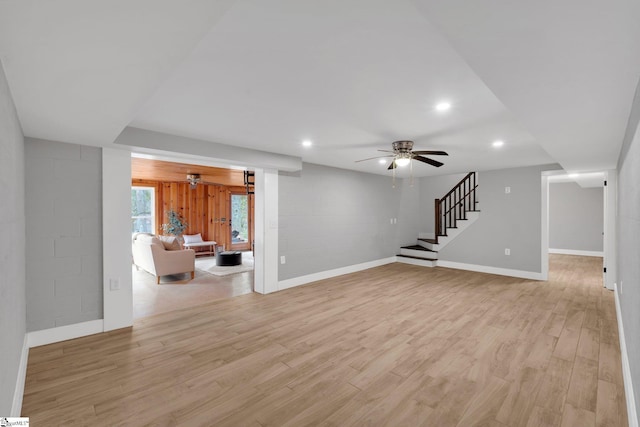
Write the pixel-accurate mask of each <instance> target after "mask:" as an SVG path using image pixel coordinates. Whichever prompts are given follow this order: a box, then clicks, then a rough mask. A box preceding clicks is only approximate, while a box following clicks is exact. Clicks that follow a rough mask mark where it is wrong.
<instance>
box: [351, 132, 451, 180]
mask: <svg viewBox="0 0 640 427" xmlns="http://www.w3.org/2000/svg"><path fill="white" fill-rule="evenodd" d="M391 148H393V151H389V150H378V151H381V152H383V153H391V154H386V155H384V156H377V157H371V158H369V159H362V160H356V163H357V162H364V161H367V160H373V159H384V158H385V157H392V158H393V159H392V160H391V164H390V165H389V167H388V168H387V169H388V170H392V171H393V181H394V187H395V178H396V173H395V172H396V168H398V167H404V166H407V165H411V166H412V167H411V182H412V183H413V164H412V163H411V160H417V161H419V162H422V163H426V164H428V165H431V166H435V167H437V168H439V167H440V166H442V165H443V164H444V163H442V162H439V161H437V160H433V159H430V158H428V157H424V156H423V154H427V155H431V156H448V155H449V154H447V153H446V152H444V151H435V150H422V151H413V141H395V142H393V143H392V144H391ZM380 163H383V162H382V161H380Z"/></svg>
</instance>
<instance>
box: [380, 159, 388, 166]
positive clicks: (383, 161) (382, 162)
mask: <svg viewBox="0 0 640 427" xmlns="http://www.w3.org/2000/svg"><path fill="white" fill-rule="evenodd" d="M378 163H380V164H381V165H384V164H386V163H387V161H386V160H385V159H380V160H378Z"/></svg>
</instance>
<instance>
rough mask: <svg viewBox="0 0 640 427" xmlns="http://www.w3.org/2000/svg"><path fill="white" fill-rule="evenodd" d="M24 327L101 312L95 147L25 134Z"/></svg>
mask: <svg viewBox="0 0 640 427" xmlns="http://www.w3.org/2000/svg"><path fill="white" fill-rule="evenodd" d="M25 156H26V224H27V232H26V235H27V253H28V254H29V257H28V258H27V330H28V331H38V330H42V329H48V328H53V327H56V326H64V325H70V324H73V323H80V322H84V321H88V320H96V319H101V318H102V293H103V290H102V158H101V156H102V154H101V149H100V148H96V147H86V146H81V145H75V144H65V143H61V142H53V141H43V140H38V139H31V138H27V139H26V141H25Z"/></svg>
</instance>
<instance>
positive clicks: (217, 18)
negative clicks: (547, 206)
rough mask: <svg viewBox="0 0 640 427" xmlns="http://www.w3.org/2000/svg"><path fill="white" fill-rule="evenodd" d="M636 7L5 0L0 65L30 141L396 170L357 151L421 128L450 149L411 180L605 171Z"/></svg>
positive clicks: (383, 0)
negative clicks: (180, 142)
mask: <svg viewBox="0 0 640 427" xmlns="http://www.w3.org/2000/svg"><path fill="white" fill-rule="evenodd" d="M558 3H561V4H558ZM639 4H640V2H637V1H631V0H629V1H621V0H613V1H608V2H589V3H588V4H585V3H584V2H582V1H578V0H565V1H563V2H551V1H540V2H513V1H507V0H498V1H496V0H491V1H489V0H475V1H474V2H472V3H470V2H468V1H464V2H463V1H462V0H448V1H444V0H443V1H426V0H425V1H422V0H394V1H389V0H341V1H338V0H325V1H319V0H314V1H310V0H269V1H265V0H235V1H234V0H228V1H217V2H213V1H204V0H203V1H193V0H192V1H189V2H171V1H168V0H165V1H151V0H144V1H140V0H133V1H127V2H125V1H115V2H114V1H112V2H107V1H83V0H66V1H58V2H47V1H24V0H22V1H3V2H0V59H2V62H3V64H4V67H5V70H6V74H7V78H8V80H9V84H10V87H11V90H12V94H13V97H14V100H15V103H16V107H17V109H18V114H19V117H20V120H21V122H22V124H23V128H24V131H25V134H26V135H28V136H34V137H39V138H47V139H55V140H61V141H67V142H74V143H84V144H95V145H108V144H111V143H112V142H113V141H114V140H115V138H116V137H117V136H118V134H119V133H120V132H121V131H122V130H123V129H124V128H125V127H126V126H132V127H137V128H143V129H149V130H154V131H160V132H165V133H169V134H174V135H180V136H185V137H191V138H198V139H202V140H206V141H211V142H215V143H222V144H229V145H236V146H241V147H246V148H253V149H258V150H263V151H270V152H274V153H281V154H289V155H294V156H300V157H302V158H303V159H304V161H308V162H312V163H319V164H326V165H330V166H336V167H341V168H348V169H356V170H361V171H368V172H372V173H385V174H386V173H390V172H388V171H386V165H381V164H379V163H378V162H376V161H368V162H362V163H355V160H358V159H362V158H368V157H373V156H375V155H377V152H376V150H377V149H389V148H390V143H391V142H392V141H394V140H397V139H412V140H414V141H415V142H416V148H418V149H441V150H445V151H447V152H449V154H450V156H449V157H445V158H438V160H443V161H444V162H445V166H443V167H442V168H439V169H436V168H433V167H430V166H428V165H423V164H416V165H414V174H415V175H417V176H425V175H430V174H436V173H437V174H441V173H454V172H463V171H469V170H487V169H496V168H504V167H516V166H525V165H533V164H542V163H553V162H559V163H561V164H562V165H563V166H564V167H565V169H567V170H570V171H588V170H599V169H600V170H601V169H610V168H613V167H615V164H616V161H617V157H618V153H619V150H620V146H621V143H622V137H623V135H624V131H625V126H626V123H627V119H628V116H629V111H630V107H631V101H632V98H633V94H634V91H635V86H636V84H637V83H638V79H639V78H640V56H639V55H635V53H636V52H639V51H640V31H639V29H638V28H639V27H640V26H637V25H634V24H635V22H634V18H637V17H640V13H639V12H640V10H639ZM443 100H447V101H449V102H451V103H452V108H451V110H450V111H448V112H445V113H440V112H437V111H435V109H434V106H435V104H436V103H438V102H440V101H443ZM304 139H310V140H312V141H313V143H314V145H313V146H312V147H311V148H310V149H305V148H303V147H301V141H302V140H304ZM495 139H502V140H504V141H505V145H504V146H503V147H502V148H501V149H494V148H492V147H491V142H492V141H494V140H495ZM404 174H406V171H405V172H404Z"/></svg>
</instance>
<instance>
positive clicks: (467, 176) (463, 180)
mask: <svg viewBox="0 0 640 427" xmlns="http://www.w3.org/2000/svg"><path fill="white" fill-rule="evenodd" d="M475 174H476V173H475V172H469V173H468V174H467V175H466V176H465V177H464V178H462V179H461V180H460V182H459V183H457V184H456V185H455V186H454V187H453V188H452V189H451V190H450V191H449V192H448V193H447V194H445V195H444V196H442V197H441V198H440V200H442V199H446V198H447V197H448V196H450V195H451V193H453V192H454V191H456V189H457V188H458V187H459V186H460V185H461V184H462V183H463V182H465V181H466V180H467V178H469V177H471V175H473V176H475Z"/></svg>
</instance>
